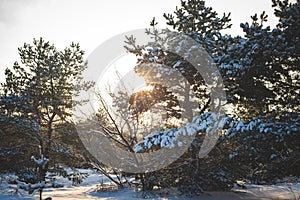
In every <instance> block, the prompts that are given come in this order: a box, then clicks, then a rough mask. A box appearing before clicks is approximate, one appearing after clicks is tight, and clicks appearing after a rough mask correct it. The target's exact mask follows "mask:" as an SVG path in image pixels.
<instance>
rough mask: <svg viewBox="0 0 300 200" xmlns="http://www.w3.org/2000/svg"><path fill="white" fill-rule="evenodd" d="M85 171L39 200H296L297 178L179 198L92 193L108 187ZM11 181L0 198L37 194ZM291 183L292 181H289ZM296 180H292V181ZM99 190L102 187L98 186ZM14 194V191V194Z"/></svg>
mask: <svg viewBox="0 0 300 200" xmlns="http://www.w3.org/2000/svg"><path fill="white" fill-rule="evenodd" d="M82 171H84V172H87V173H88V174H89V176H88V177H87V178H86V179H84V180H83V182H82V183H80V184H77V185H72V182H71V181H69V180H68V179H65V178H62V177H57V179H56V181H57V183H60V184H63V185H64V186H63V187H60V188H45V189H44V192H43V198H47V197H52V199H53V200H79V199H80V200H84V199H102V200H127V199H133V200H134V199H135V200H142V199H160V200H167V199H170V200H171V199H172V200H173V199H174V200H175V199H176V200H183V199H191V200H193V199H202V200H217V199H222V200H241V199H252V200H254V199H256V200H267V199H280V200H283V199H286V200H287V199H293V200H300V179H299V178H294V179H286V180H283V181H284V182H281V183H278V184H276V185H253V184H249V185H247V184H245V187H243V188H240V187H235V188H233V189H232V191H231V192H204V193H203V194H201V195H200V196H195V197H186V196H183V195H180V194H179V192H178V191H177V190H176V189H175V188H168V189H163V190H162V189H158V190H154V191H151V192H143V191H139V190H137V189H132V188H126V189H121V190H114V189H113V191H96V188H99V185H100V183H104V187H105V186H107V187H108V189H111V188H109V187H110V186H109V183H108V179H107V178H105V177H104V176H102V175H100V174H98V173H96V172H94V171H92V170H82ZM13 178H15V176H14V175H11V174H2V175H0V199H1V200H2V199H5V200H9V199H20V200H22V199H26V200H30V199H37V198H38V195H37V193H36V194H34V195H28V193H27V192H25V191H23V190H18V191H17V190H16V188H17V185H14V184H9V183H8V182H9V181H8V180H11V179H13ZM291 180H293V181H291ZM295 180H296V181H295ZM102 189H103V185H102ZM16 191H17V192H16Z"/></svg>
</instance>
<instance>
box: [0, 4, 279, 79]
mask: <svg viewBox="0 0 300 200" xmlns="http://www.w3.org/2000/svg"><path fill="white" fill-rule="evenodd" d="M207 4H208V5H209V6H212V7H213V8H214V10H216V11H217V12H218V13H219V14H222V13H224V12H226V13H228V12H231V18H232V23H233V28H232V29H231V30H230V31H228V32H229V33H231V34H241V33H242V32H241V29H240V28H239V24H240V23H241V22H246V21H248V22H250V21H251V20H250V16H251V15H253V14H255V13H258V14H260V13H261V12H262V11H263V10H265V11H266V13H267V14H268V15H269V22H268V23H269V24H270V25H271V26H274V25H275V24H276V19H275V17H274V15H273V10H272V8H271V0H252V1H249V0H207ZM179 5H180V0H151V1H150V0H147V1H146V0H126V1H125V0H124V1H122V0H109V1H104V0H102V1H101V0H26V1H24V0H0V44H1V46H0V81H1V82H3V81H4V70H5V68H7V67H10V68H11V67H12V66H13V63H14V62H15V61H20V59H19V56H18V51H17V48H18V47H20V46H22V45H23V44H24V43H25V42H26V43H32V41H33V38H39V37H43V38H44V39H45V40H46V41H50V43H53V44H54V45H55V46H56V47H57V48H58V49H59V50H62V49H63V48H65V47H66V46H69V44H70V43H71V42H72V41H74V42H79V43H80V45H81V48H82V49H83V50H84V51H85V52H86V57H88V55H89V54H90V53H92V52H93V50H94V49H95V48H97V47H98V46H99V45H100V44H101V43H102V42H104V41H106V40H107V39H109V38H111V37H112V36H114V35H117V34H119V33H122V32H125V31H130V30H133V29H137V28H147V27H149V22H150V21H151V19H152V18H153V17H156V19H157V21H158V22H159V24H158V27H159V28H165V27H166V26H165V20H164V19H163V17H162V15H163V13H172V12H173V11H174V10H175V7H176V6H179Z"/></svg>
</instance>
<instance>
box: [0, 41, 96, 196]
mask: <svg viewBox="0 0 300 200" xmlns="http://www.w3.org/2000/svg"><path fill="white" fill-rule="evenodd" d="M18 51H19V55H20V58H21V64H19V63H18V62H15V63H14V65H13V69H12V70H11V69H8V68H7V69H6V71H5V76H6V80H5V83H3V84H2V85H1V86H2V89H3V95H2V96H1V99H0V101H1V103H0V104H1V109H2V110H3V111H4V114H5V115H7V116H8V117H10V118H11V119H14V123H15V124H17V125H18V126H20V123H19V122H20V121H22V122H26V123H29V124H31V127H33V128H31V130H30V131H27V130H24V135H23V137H28V136H30V137H31V138H34V140H35V141H36V142H37V143H38V145H37V146H36V148H37V147H39V150H37V151H36V152H40V153H39V154H37V155H32V156H33V157H32V158H33V160H34V161H35V162H36V163H38V171H39V172H38V174H39V176H38V180H37V181H38V182H40V183H43V182H45V177H46V172H47V171H48V168H49V162H48V161H49V160H50V154H51V152H52V151H53V149H55V145H54V144H55V142H54V138H55V135H57V134H58V130H59V129H61V128H62V126H61V125H62V124H63V123H66V122H68V121H70V117H71V115H72V108H73V106H74V105H76V104H78V103H83V102H79V101H77V102H76V101H73V100H72V97H74V96H76V95H78V94H79V92H80V90H83V89H88V88H90V87H91V86H92V85H93V83H91V82H84V81H83V78H82V76H81V74H82V72H83V70H84V69H85V68H86V67H87V62H85V61H84V58H83V56H84V51H82V50H81V49H80V46H79V44H75V43H72V44H71V45H70V47H67V48H65V49H64V50H63V51H58V50H57V49H56V48H55V46H54V45H52V44H50V43H49V42H45V41H44V40H43V39H42V38H40V39H34V41H33V45H31V44H26V43H25V44H24V46H23V47H20V48H18ZM21 128H22V126H21ZM32 129H33V130H32ZM22 131H23V130H22ZM37 158H38V159H37ZM40 160H42V161H41V162H39V161H40ZM44 161H45V162H44ZM41 186H43V184H41ZM42 188H43V187H40V188H39V190H40V193H41V192H42Z"/></svg>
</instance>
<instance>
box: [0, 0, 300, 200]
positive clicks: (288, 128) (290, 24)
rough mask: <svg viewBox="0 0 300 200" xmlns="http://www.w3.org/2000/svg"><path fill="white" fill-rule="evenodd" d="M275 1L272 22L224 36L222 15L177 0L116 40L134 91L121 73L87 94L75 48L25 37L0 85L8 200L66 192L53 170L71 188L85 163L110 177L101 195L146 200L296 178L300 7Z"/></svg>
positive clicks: (198, 0)
mask: <svg viewBox="0 0 300 200" xmlns="http://www.w3.org/2000/svg"><path fill="white" fill-rule="evenodd" d="M272 4H273V5H272V7H273V10H274V14H275V16H276V17H277V20H278V22H277V25H276V27H270V26H266V25H265V24H266V22H267V21H268V15H266V13H265V12H263V13H258V14H255V15H253V16H250V17H249V22H241V24H240V27H241V29H242V30H243V35H237V36H235V35H230V34H228V33H224V30H227V29H230V28H231V16H230V13H227V14H226V13H224V14H222V15H220V14H219V13H217V12H216V11H214V9H213V8H211V7H209V6H207V5H206V3H205V1H204V0H182V1H181V2H180V5H178V7H177V8H176V9H175V10H174V12H173V13H165V14H163V16H164V18H165V21H166V27H167V28H166V29H161V28H158V23H157V21H156V19H155V18H153V19H152V20H151V19H150V20H149V21H150V24H148V26H149V25H150V26H149V27H150V28H147V29H145V35H146V36H147V37H149V38H151V41H150V40H149V41H147V42H146V43H139V41H138V40H136V38H135V35H128V36H126V38H124V44H125V45H124V50H125V51H126V52H127V53H128V54H132V55H134V56H135V57H136V64H135V66H134V69H133V73H134V74H135V76H138V77H140V78H142V79H143V80H144V81H145V86H144V87H141V88H140V89H139V90H135V91H133V90H130V89H128V87H127V85H126V84H125V83H124V82H122V80H121V78H120V80H117V81H119V83H118V84H119V85H118V88H117V89H115V90H110V91H96V90H95V88H96V86H97V83H96V82H95V81H94V80H89V79H88V78H87V75H86V74H85V71H86V70H87V69H88V68H89V60H88V59H86V55H85V51H84V50H82V49H81V47H80V44H79V43H75V42H73V43H71V44H70V46H68V47H66V48H64V49H63V50H58V49H57V48H56V47H55V45H54V44H52V43H51V42H48V41H47V40H45V38H35V39H33V42H32V43H24V45H23V46H21V47H19V48H18V49H17V51H18V54H19V58H20V60H19V61H16V62H15V63H14V64H13V66H12V67H9V68H7V69H6V70H5V74H4V76H5V81H4V82H3V83H1V86H0V138H1V140H0V193H1V192H2V188H3V187H4V186H3V187H2V186H1V185H2V184H4V182H7V183H8V184H11V185H14V187H13V188H16V189H15V190H14V192H13V193H16V195H17V196H18V191H20V190H21V191H24V193H22V194H25V193H26V194H29V196H30V195H31V196H32V195H35V196H36V197H38V198H40V199H43V198H44V197H43V196H44V195H43V191H45V190H47V189H48V188H59V187H64V186H63V184H61V183H60V182H59V180H60V178H58V177H63V178H65V179H67V180H70V181H72V185H74V187H75V186H76V184H80V183H83V182H84V181H85V179H88V176H89V173H91V172H90V171H89V173H87V172H86V171H85V170H91V171H93V172H92V173H98V174H99V176H102V177H105V180H107V182H109V186H107V185H106V184H104V183H103V182H102V183H101V182H100V181H99V183H98V187H97V191H98V192H101V191H102V192H103V191H108V190H110V189H111V187H112V188H115V189H116V190H122V189H124V188H135V189H138V190H140V191H142V197H143V198H150V197H151V195H150V197H149V194H152V193H151V192H152V191H156V190H158V189H159V190H163V189H168V188H176V191H178V192H179V193H180V196H184V197H190V198H195V197H196V198H197V197H199V195H200V196H201V194H203V193H204V192H206V191H231V190H232V189H233V188H235V187H241V188H244V187H246V186H245V185H247V184H255V185H272V184H276V183H278V182H280V181H281V180H285V179H287V177H293V178H292V179H293V180H298V182H299V176H300V170H299V166H300V159H299V158H300V136H299V134H300V105H299V101H300V98H299V95H300V18H299V16H300V2H299V0H297V1H295V2H293V3H291V2H290V1H289V0H272ZM145 26H147V24H145ZM110 50H111V49H110ZM99 67H105V66H99ZM125 67H126V66H125ZM115 73H118V72H115ZM113 89H114V88H113ZM86 91H92V92H95V95H94V97H96V99H97V100H96V101H97V103H98V106H97V109H96V110H95V109H94V111H93V113H92V114H91V115H89V114H83V115H82V116H83V118H82V119H79V118H77V119H76V120H74V116H75V115H74V109H76V108H78V109H80V108H84V106H85V105H89V104H90V103H91V102H89V100H88V99H86V98H82V97H83V95H82V93H83V92H86ZM107 99H110V100H109V101H108V100H107ZM82 106H83V107H82ZM80 111H81V110H80ZM7 176H11V177H13V178H9V180H8V178H7ZM5 177H6V178H5ZM299 188H300V187H299ZM3 190H4V189H3ZM113 190H114V189H113ZM299 190H300V189H299ZM296 194H298V196H297V195H296ZM19 196H20V195H19ZM294 196H295V197H294V199H299V198H300V192H299V191H298V193H297V192H294ZM0 199H1V195H0ZM53 199H55V198H54V197H53ZM286 199H289V198H286Z"/></svg>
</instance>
